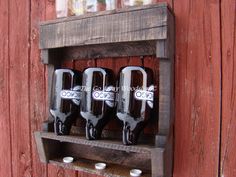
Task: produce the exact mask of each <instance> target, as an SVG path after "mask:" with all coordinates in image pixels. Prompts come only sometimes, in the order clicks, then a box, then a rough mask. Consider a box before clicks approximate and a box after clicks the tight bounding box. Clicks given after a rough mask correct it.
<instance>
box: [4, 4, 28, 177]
mask: <svg viewBox="0 0 236 177" xmlns="http://www.w3.org/2000/svg"><path fill="white" fill-rule="evenodd" d="M9 3H10V7H9V10H10V15H9V17H10V18H9V35H10V38H9V54H10V56H9V60H10V80H9V82H10V85H9V86H10V122H11V139H12V149H11V150H12V161H11V163H12V166H13V168H12V171H13V177H18V176H32V158H31V130H30V117H29V116H30V114H29V113H30V110H29V95H30V92H29V88H30V85H29V53H30V36H29V30H30V2H29V1H28V0H22V1H20V2H19V1H13V0H10V1H9ZM8 163H10V162H8Z"/></svg>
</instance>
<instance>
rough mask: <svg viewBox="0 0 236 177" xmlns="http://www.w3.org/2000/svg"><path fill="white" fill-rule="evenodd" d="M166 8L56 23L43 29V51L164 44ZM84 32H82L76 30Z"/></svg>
mask: <svg viewBox="0 0 236 177" xmlns="http://www.w3.org/2000/svg"><path fill="white" fill-rule="evenodd" d="M167 14H168V8H167V7H166V6H162V7H158V6H157V7H155V6H151V7H148V8H144V9H142V10H132V9H131V10H129V11H128V12H120V13H116V14H109V15H99V16H93V18H88V17H87V18H86V17H83V16H82V17H77V18H76V20H68V21H63V20H62V21H56V22H55V23H54V22H51V23H48V24H42V25H41V27H40V48H41V49H47V48H57V47H68V46H82V45H92V44H105V43H118V42H119V43H120V42H136V41H144V40H146V41H147V40H148V41H150V40H157V39H158V40H161V39H166V38H167V30H166V25H167ZM75 29H80V30H75Z"/></svg>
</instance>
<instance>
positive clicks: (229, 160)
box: [220, 0, 236, 177]
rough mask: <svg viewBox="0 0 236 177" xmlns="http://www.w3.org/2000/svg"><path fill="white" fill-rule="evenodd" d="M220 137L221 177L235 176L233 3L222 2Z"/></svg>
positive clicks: (235, 9) (235, 39)
mask: <svg viewBox="0 0 236 177" xmlns="http://www.w3.org/2000/svg"><path fill="white" fill-rule="evenodd" d="M221 32H222V33H221V36H222V133H221V157H220V159H221V162H220V176H221V177H231V176H236V171H235V166H236V159H235V156H234V155H233V154H234V149H235V146H236V126H235V125H236V120H235V117H236V109H235V107H236V96H235V95H236V92H235V88H236V72H235V69H236V68H235V62H236V2H235V1H234V0H229V1H222V2H221Z"/></svg>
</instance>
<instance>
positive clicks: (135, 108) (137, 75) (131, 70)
mask: <svg viewBox="0 0 236 177" xmlns="http://www.w3.org/2000/svg"><path fill="white" fill-rule="evenodd" d="M118 88H119V93H118V99H117V100H118V104H117V113H116V115H117V117H118V118H119V119H120V120H121V121H122V122H123V143H124V144H125V145H132V144H136V143H137V141H138V137H139V134H140V132H141V131H142V130H143V129H144V127H145V125H146V124H147V122H148V121H149V119H150V118H151V112H152V110H153V101H154V100H153V99H154V86H153V73H152V70H151V69H148V68H142V67H138V66H128V67H125V68H122V69H121V71H120V78H119V87H118Z"/></svg>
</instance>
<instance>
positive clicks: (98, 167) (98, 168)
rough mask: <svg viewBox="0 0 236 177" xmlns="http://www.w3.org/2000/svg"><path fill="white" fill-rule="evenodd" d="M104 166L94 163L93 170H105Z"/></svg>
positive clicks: (103, 164)
mask: <svg viewBox="0 0 236 177" xmlns="http://www.w3.org/2000/svg"><path fill="white" fill-rule="evenodd" d="M106 166H107V165H106V164H105V163H96V164H95V168H96V169H97V170H103V169H105V168H106Z"/></svg>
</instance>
